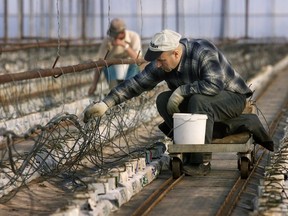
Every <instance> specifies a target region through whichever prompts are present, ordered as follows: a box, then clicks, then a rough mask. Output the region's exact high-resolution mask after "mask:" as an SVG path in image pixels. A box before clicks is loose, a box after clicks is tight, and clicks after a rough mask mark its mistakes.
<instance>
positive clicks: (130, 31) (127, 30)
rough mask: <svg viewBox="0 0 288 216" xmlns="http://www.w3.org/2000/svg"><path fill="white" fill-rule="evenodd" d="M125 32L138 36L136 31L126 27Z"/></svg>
mask: <svg viewBox="0 0 288 216" xmlns="http://www.w3.org/2000/svg"><path fill="white" fill-rule="evenodd" d="M126 34H128V35H130V36H137V37H140V35H139V34H138V33H137V32H136V31H133V30H129V29H126Z"/></svg>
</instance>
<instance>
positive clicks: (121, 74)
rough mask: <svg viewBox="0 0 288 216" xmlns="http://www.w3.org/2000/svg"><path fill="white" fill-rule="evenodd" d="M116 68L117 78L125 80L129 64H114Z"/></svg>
mask: <svg viewBox="0 0 288 216" xmlns="http://www.w3.org/2000/svg"><path fill="white" fill-rule="evenodd" d="M113 67H114V69H115V73H116V74H115V76H116V79H117V80H125V78H126V74H127V71H128V68H129V64H118V65H113Z"/></svg>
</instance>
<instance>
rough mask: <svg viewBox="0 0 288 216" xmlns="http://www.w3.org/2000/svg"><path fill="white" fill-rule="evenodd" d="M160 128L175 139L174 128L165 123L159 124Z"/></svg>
mask: <svg viewBox="0 0 288 216" xmlns="http://www.w3.org/2000/svg"><path fill="white" fill-rule="evenodd" d="M158 128H159V129H160V130H161V131H162V132H163V133H164V134H165V135H166V136H167V137H169V138H171V139H173V130H172V129H171V128H170V127H169V126H168V125H167V124H166V123H165V122H163V123H161V124H160V125H158Z"/></svg>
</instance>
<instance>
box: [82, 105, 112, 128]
mask: <svg viewBox="0 0 288 216" xmlns="http://www.w3.org/2000/svg"><path fill="white" fill-rule="evenodd" d="M107 109H108V106H107V105H106V104H105V103H104V102H102V101H101V102H97V103H95V104H90V105H89V106H88V107H87V108H86V109H85V110H84V119H83V121H84V123H87V122H88V120H89V119H90V118H93V117H100V116H103V115H104V114H105V112H106V111H107Z"/></svg>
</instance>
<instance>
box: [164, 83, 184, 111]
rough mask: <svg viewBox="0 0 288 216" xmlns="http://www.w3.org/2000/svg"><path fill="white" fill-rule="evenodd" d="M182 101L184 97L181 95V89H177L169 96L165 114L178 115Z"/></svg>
mask: <svg viewBox="0 0 288 216" xmlns="http://www.w3.org/2000/svg"><path fill="white" fill-rule="evenodd" d="M183 100H184V97H183V96H182V95H181V89H180V87H178V88H177V89H176V90H175V91H174V92H173V93H172V95H171V96H170V98H169V100H168V104H167V112H168V113H169V114H170V115H173V113H179V112H180V110H179V105H180V104H181V103H182V101H183Z"/></svg>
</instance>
